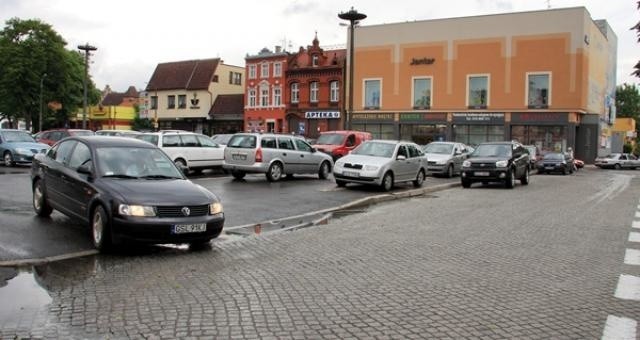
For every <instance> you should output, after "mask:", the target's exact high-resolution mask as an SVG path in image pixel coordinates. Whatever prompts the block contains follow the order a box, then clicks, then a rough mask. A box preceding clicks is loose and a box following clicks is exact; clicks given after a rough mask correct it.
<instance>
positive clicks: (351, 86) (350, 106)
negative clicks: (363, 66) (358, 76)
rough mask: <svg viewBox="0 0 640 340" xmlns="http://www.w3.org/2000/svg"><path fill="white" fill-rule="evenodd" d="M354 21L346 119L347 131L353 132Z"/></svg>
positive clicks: (351, 30)
mask: <svg viewBox="0 0 640 340" xmlns="http://www.w3.org/2000/svg"><path fill="white" fill-rule="evenodd" d="M354 27H355V25H354V21H353V20H351V25H350V26H349V29H350V32H349V40H350V41H349V113H348V114H347V117H346V122H347V130H351V116H352V115H353V54H354V53H353V29H354Z"/></svg>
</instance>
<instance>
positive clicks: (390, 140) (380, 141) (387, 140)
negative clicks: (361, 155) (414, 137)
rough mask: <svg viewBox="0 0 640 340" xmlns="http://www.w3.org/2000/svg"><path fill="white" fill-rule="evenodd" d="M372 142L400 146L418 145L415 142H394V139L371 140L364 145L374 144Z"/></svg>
mask: <svg viewBox="0 0 640 340" xmlns="http://www.w3.org/2000/svg"><path fill="white" fill-rule="evenodd" d="M372 142H379V143H386V144H400V143H407V144H416V143H415V142H412V141H409V140H393V139H370V140H368V141H364V142H363V143H372Z"/></svg>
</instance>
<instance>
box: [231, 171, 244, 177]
mask: <svg viewBox="0 0 640 340" xmlns="http://www.w3.org/2000/svg"><path fill="white" fill-rule="evenodd" d="M245 175H246V174H245V173H244V172H242V171H235V170H233V171H231V176H233V178H235V179H243V178H244V176H245Z"/></svg>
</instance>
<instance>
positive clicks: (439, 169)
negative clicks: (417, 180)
mask: <svg viewBox="0 0 640 340" xmlns="http://www.w3.org/2000/svg"><path fill="white" fill-rule="evenodd" d="M448 168H449V166H448V164H442V165H440V164H429V165H428V166H427V171H429V172H430V173H432V174H445V173H446V172H447V169H448Z"/></svg>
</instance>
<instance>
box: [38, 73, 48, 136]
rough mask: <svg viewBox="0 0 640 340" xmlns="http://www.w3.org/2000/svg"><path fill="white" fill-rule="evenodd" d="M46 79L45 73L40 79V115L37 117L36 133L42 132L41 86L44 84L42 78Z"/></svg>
mask: <svg viewBox="0 0 640 340" xmlns="http://www.w3.org/2000/svg"><path fill="white" fill-rule="evenodd" d="M46 77H47V74H46V73H43V74H42V77H40V113H39V115H38V132H40V131H42V85H43V83H44V78H46Z"/></svg>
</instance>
